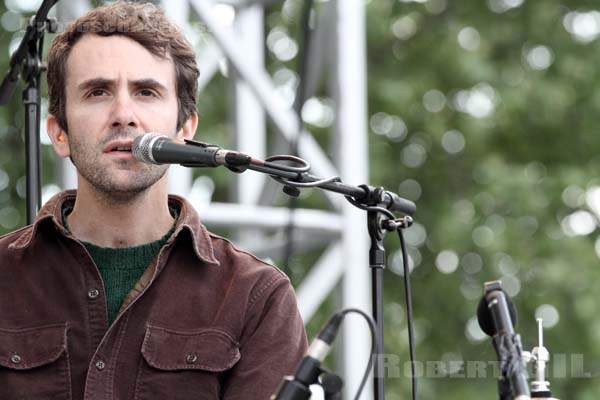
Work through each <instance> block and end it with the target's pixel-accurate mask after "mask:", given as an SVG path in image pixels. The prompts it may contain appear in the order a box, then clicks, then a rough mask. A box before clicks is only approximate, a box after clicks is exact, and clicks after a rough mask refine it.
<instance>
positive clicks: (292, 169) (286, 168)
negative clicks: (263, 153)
mask: <svg viewBox="0 0 600 400" xmlns="http://www.w3.org/2000/svg"><path fill="white" fill-rule="evenodd" d="M274 161H292V162H295V163H298V164H300V165H301V166H300V167H291V166H289V165H282V164H277V163H275V162H274ZM264 165H265V167H270V168H275V169H279V170H281V171H287V172H297V173H302V172H308V171H309V170H310V164H309V163H308V161H306V160H304V159H302V158H300V157H296V156H290V155H278V156H271V157H269V158H266V159H265V164H264Z"/></svg>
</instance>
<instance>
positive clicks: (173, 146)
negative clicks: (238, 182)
mask: <svg viewBox="0 0 600 400" xmlns="http://www.w3.org/2000/svg"><path fill="white" fill-rule="evenodd" d="M131 152H132V153H133V156H134V157H135V158H136V159H137V160H139V161H142V162H145V163H150V164H181V165H183V166H185V167H218V166H221V165H223V166H226V167H230V168H233V169H238V170H239V169H240V168H243V167H244V166H247V165H249V164H250V162H251V161H252V157H250V156H248V155H246V154H243V153H240V152H238V151H232V150H225V149H222V148H220V147H218V146H215V145H211V144H207V143H204V142H197V141H194V140H188V139H185V140H184V141H183V142H182V141H180V140H177V139H174V138H170V137H168V136H165V135H161V134H159V133H146V134H143V135H142V136H138V137H137V138H135V140H134V141H133V144H132V146H131ZM236 172H240V171H236Z"/></svg>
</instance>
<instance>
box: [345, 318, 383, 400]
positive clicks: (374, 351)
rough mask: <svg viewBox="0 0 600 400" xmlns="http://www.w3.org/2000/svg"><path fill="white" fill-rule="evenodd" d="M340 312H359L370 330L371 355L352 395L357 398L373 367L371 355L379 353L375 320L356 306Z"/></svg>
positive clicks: (356, 399)
mask: <svg viewBox="0 0 600 400" xmlns="http://www.w3.org/2000/svg"><path fill="white" fill-rule="evenodd" d="M340 313H341V314H342V315H344V316H345V315H346V314H349V313H356V314H359V315H360V316H362V317H363V318H364V319H365V320H366V321H367V323H368V324H369V329H370V331H371V356H370V357H369V361H368V362H367V367H366V368H365V373H364V374H363V377H362V380H361V381H360V385H359V386H358V389H357V391H356V395H355V396H354V400H358V399H359V397H360V395H361V393H362V391H363V389H364V388H365V384H366V383H367V378H368V377H369V374H370V373H371V369H373V356H374V355H375V354H378V353H379V343H378V342H377V335H376V334H375V331H376V330H377V328H376V326H375V321H374V320H373V318H371V316H370V315H368V314H367V313H365V312H364V311H362V310H359V309H358V308H346V309H345V310H342V311H340Z"/></svg>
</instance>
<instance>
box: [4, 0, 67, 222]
mask: <svg viewBox="0 0 600 400" xmlns="http://www.w3.org/2000/svg"><path fill="white" fill-rule="evenodd" d="M57 2H58V0H44V1H43V2H42V4H41V5H40V8H39V10H38V12H37V13H36V14H35V16H34V17H33V18H32V19H31V21H30V23H29V25H28V26H27V31H26V32H25V35H24V36H23V40H22V41H21V43H20V44H19V47H18V48H17V50H16V51H15V52H14V53H13V55H12V57H11V59H10V69H9V71H8V73H7V74H6V76H5V78H4V80H3V81H2V84H1V85H0V105H4V104H6V103H8V102H9V101H10V99H11V98H12V96H13V93H14V90H15V88H16V86H17V83H18V81H19V77H21V78H22V79H23V80H24V81H25V82H26V83H27V85H26V87H25V89H24V90H23V105H24V106H25V115H24V118H25V126H24V128H25V149H26V165H27V166H26V169H27V181H26V193H27V224H28V225H29V224H31V223H32V222H33V220H34V218H35V216H36V215H37V212H38V210H39V208H40V206H41V203H42V196H41V175H42V173H41V172H42V170H41V157H40V156H41V154H40V153H41V151H40V119H41V118H40V103H41V93H40V82H41V75H42V72H43V71H44V69H45V67H44V65H43V64H42V51H43V48H44V34H45V33H46V32H55V31H56V23H55V21H53V20H50V19H48V12H49V11H50V9H51V8H52V7H53V6H54V5H55V4H56V3H57Z"/></svg>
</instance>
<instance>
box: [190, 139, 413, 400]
mask: <svg viewBox="0 0 600 400" xmlns="http://www.w3.org/2000/svg"><path fill="white" fill-rule="evenodd" d="M185 142H186V143H187V144H189V145H193V146H200V147H204V148H207V147H212V146H213V145H209V144H206V143H203V142H198V141H194V140H185ZM237 155H241V156H242V157H239V158H236V157H232V158H231V161H232V162H231V163H229V164H227V165H225V166H226V167H227V168H228V169H230V170H231V171H233V172H236V173H241V172H244V171H245V170H246V169H250V170H253V171H257V172H262V173H265V174H268V175H269V176H270V177H271V178H273V179H274V180H276V181H277V182H279V183H281V184H283V191H284V192H285V193H286V194H288V195H290V196H294V197H297V196H298V195H299V194H300V190H299V189H301V188H319V189H322V190H328V191H331V192H335V193H340V194H343V195H344V196H345V197H346V199H347V200H348V201H349V202H350V203H351V204H352V205H354V206H355V207H357V208H360V209H361V210H365V211H367V225H368V231H369V236H370V239H371V247H370V250H369V266H370V268H371V271H372V289H373V293H372V296H373V317H374V320H375V324H376V335H375V336H376V338H377V343H378V350H377V352H376V353H375V354H374V357H375V363H374V369H373V370H374V371H373V379H374V395H375V400H384V398H385V390H384V389H385V383H384V378H385V377H384V363H383V361H384V360H383V357H382V355H383V353H382V352H383V349H384V341H383V339H384V334H383V322H384V321H383V320H384V318H383V270H384V268H385V247H384V246H383V239H384V237H385V234H386V233H387V232H394V231H397V230H399V229H404V228H407V227H409V226H410V225H412V221H413V220H412V218H411V217H410V215H412V214H414V213H415V212H416V205H415V204H414V203H413V202H411V201H409V200H406V199H403V198H401V197H400V196H398V195H397V194H395V193H392V192H390V191H387V190H385V189H384V188H383V187H372V186H369V185H360V186H352V185H347V184H344V183H342V182H341V180H340V178H338V177H333V178H328V179H320V178H317V177H315V176H313V175H311V174H309V173H308V171H309V169H310V166H309V164H308V163H307V162H306V161H305V160H303V159H301V158H299V157H295V156H274V157H270V158H267V159H266V160H265V161H263V160H258V159H254V158H251V157H248V156H246V155H244V154H242V153H238V154H237ZM235 160H239V161H238V162H239V165H234V164H235V163H234V162H233V161H235ZM276 161H287V162H292V163H297V164H300V165H301V166H300V167H290V166H288V165H283V164H280V163H277V162H276ZM181 165H183V166H184V167H206V166H207V165H206V164H204V163H198V164H181ZM392 212H400V213H402V214H405V216H403V217H402V218H395V216H394V214H393V213H392Z"/></svg>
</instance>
